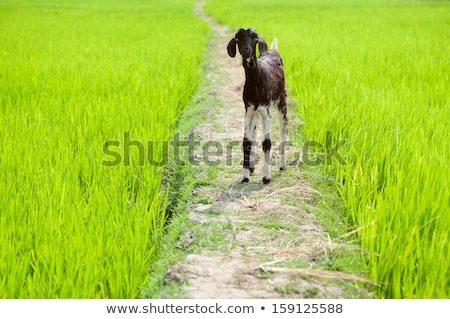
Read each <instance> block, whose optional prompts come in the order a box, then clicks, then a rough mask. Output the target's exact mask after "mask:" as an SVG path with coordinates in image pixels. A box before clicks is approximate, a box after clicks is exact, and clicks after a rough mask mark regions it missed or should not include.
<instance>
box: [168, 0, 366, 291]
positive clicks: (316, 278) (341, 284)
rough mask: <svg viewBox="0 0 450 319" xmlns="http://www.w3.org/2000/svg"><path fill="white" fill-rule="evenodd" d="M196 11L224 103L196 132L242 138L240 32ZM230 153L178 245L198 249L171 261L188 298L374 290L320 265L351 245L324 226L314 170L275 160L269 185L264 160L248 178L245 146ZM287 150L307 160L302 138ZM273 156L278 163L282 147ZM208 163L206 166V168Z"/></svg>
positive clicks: (201, 190)
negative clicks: (281, 166) (235, 42)
mask: <svg viewBox="0 0 450 319" xmlns="http://www.w3.org/2000/svg"><path fill="white" fill-rule="evenodd" d="M196 12H197V14H198V15H199V17H200V18H202V19H203V20H205V21H206V22H207V23H208V24H209V25H210V27H211V30H212V32H213V36H212V37H211V41H210V43H209V50H210V52H209V53H210V54H208V56H209V59H210V61H208V63H207V64H211V66H213V67H210V68H207V74H206V76H207V78H208V81H209V82H210V92H208V94H209V95H211V96H213V97H215V98H216V99H217V100H218V103H217V105H205V108H204V110H205V112H212V113H213V114H211V116H210V119H211V120H210V121H209V122H208V123H203V124H200V125H197V126H195V127H193V128H192V129H191V134H192V136H195V138H198V139H202V140H204V141H218V142H220V143H221V144H222V145H227V143H230V142H234V141H242V137H243V127H244V123H243V120H244V106H243V102H242V88H243V83H244V80H245V79H244V71H243V68H242V65H241V63H242V62H241V60H240V57H239V56H238V57H237V58H235V59H231V58H230V57H229V56H228V55H227V53H226V45H227V43H228V41H229V40H230V39H231V37H232V35H233V34H234V32H230V31H229V30H228V28H227V27H226V26H223V25H220V24H218V23H217V22H216V21H215V20H213V19H212V18H211V17H209V16H207V15H206V14H205V13H204V12H203V9H202V4H201V3H199V4H198V5H197V7H196ZM280 45H281V46H282V44H280ZM272 113H276V112H272ZM273 115H275V116H276V114H273ZM288 116H289V119H290V127H295V126H297V125H300V124H301V123H300V122H299V121H298V120H296V119H295V115H294V114H288ZM273 122H274V127H273V130H272V131H273V139H274V140H277V138H278V134H276V132H277V130H278V127H276V125H275V123H277V122H278V121H276V120H274V121H273ZM236 143H237V142H236ZM237 144H238V143H237ZM259 149H260V148H259ZM228 153H229V154H221V153H220V152H218V153H217V158H215V159H218V160H220V162H221V164H220V165H219V166H218V167H216V168H215V169H216V175H215V178H213V179H212V180H211V181H210V183H208V185H205V186H200V187H198V188H196V190H195V194H194V196H193V201H192V203H190V204H189V206H188V209H189V219H190V220H191V221H192V223H194V224H195V225H200V226H201V227H197V228H193V229H191V230H186V233H185V234H184V235H183V236H182V237H181V238H180V240H179V243H178V247H180V248H183V247H184V248H186V247H190V246H191V245H198V246H199V247H198V249H197V250H196V251H197V252H196V253H193V254H190V255H188V256H187V258H186V259H185V260H184V261H183V262H180V263H178V264H176V265H173V266H171V267H169V270H168V272H167V274H166V276H165V280H166V283H169V282H172V281H175V282H179V283H181V285H182V287H183V288H182V289H183V290H184V292H185V295H186V296H187V297H188V298H350V297H370V294H369V293H368V292H367V291H366V290H365V289H364V288H362V286H363V284H361V285H359V284H358V283H361V282H365V281H366V280H365V279H364V278H361V277H358V276H355V275H352V274H347V273H343V272H340V271H331V270H327V269H323V268H320V267H318V266H317V265H318V264H319V265H320V263H317V261H318V260H323V259H327V257H329V256H330V255H334V254H336V253H338V252H339V251H340V250H345V249H349V246H348V244H346V243H344V242H343V241H341V240H339V241H333V239H331V238H330V236H329V235H328V233H326V232H325V231H324V230H323V229H322V228H321V227H320V226H319V225H318V222H317V219H316V217H315V215H314V214H313V212H314V210H315V207H314V203H315V202H317V201H318V200H325V199H326V198H325V197H326V195H323V194H321V193H320V192H318V191H317V190H315V189H314V188H313V187H312V186H311V185H309V184H308V183H307V182H306V181H305V174H309V173H307V172H305V171H304V170H302V169H301V168H300V167H299V166H298V165H290V167H288V169H287V170H286V171H283V172H280V171H279V170H278V167H277V166H276V165H273V166H272V182H271V183H270V184H269V185H267V186H266V185H263V184H262V167H261V166H262V165H261V163H259V164H258V165H257V166H256V169H255V174H254V175H253V176H251V180H250V183H248V184H241V183H239V179H240V174H241V161H242V154H241V149H240V145H239V146H236V147H234V148H233V151H232V152H231V153H230V152H228ZM261 154H262V150H261ZM288 154H291V155H290V160H291V164H292V163H295V164H297V163H298V162H299V161H301V158H300V157H299V155H295V154H300V152H296V149H295V145H291V146H290V149H289V151H288ZM273 161H274V162H277V152H276V148H275V150H274V151H273ZM208 169H211V168H209V167H208V166H207V165H204V171H205V174H207V171H208ZM214 232H215V233H218V234H219V235H220V238H221V240H220V241H219V243H218V244H216V245H215V246H214V248H211V247H208V246H207V245H203V244H201V243H202V242H203V241H202V239H204V238H205V237H207V236H208V235H209V234H211V233H214ZM202 245H203V246H202Z"/></svg>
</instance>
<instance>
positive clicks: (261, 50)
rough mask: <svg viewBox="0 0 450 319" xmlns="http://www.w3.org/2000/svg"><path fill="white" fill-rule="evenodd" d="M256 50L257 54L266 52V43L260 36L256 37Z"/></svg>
mask: <svg viewBox="0 0 450 319" xmlns="http://www.w3.org/2000/svg"><path fill="white" fill-rule="evenodd" d="M258 49H259V54H262V53H264V52H267V51H268V47H267V43H266V41H264V39H263V37H262V36H260V35H258Z"/></svg>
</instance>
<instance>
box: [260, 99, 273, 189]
mask: <svg viewBox="0 0 450 319" xmlns="http://www.w3.org/2000/svg"><path fill="white" fill-rule="evenodd" d="M261 116H262V120H263V132H264V141H263V143H262V147H263V151H264V166H263V184H268V183H270V179H271V178H270V150H271V148H272V142H271V141H270V131H271V129H272V116H271V115H270V110H269V106H267V108H266V109H264V110H262V112H261Z"/></svg>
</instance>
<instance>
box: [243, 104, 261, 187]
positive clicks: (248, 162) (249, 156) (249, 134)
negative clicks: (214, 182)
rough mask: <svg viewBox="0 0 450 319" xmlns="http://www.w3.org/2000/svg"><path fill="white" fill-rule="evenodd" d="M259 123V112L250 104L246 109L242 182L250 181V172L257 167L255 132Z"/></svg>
mask: <svg viewBox="0 0 450 319" xmlns="http://www.w3.org/2000/svg"><path fill="white" fill-rule="evenodd" d="M257 123H258V118H257V114H256V112H255V109H254V107H253V106H249V107H247V108H246V110H245V119H244V141H243V142H242V150H243V153H244V165H243V168H242V179H241V182H242V183H248V182H249V181H250V172H253V170H254V169H255V156H256V154H255V150H254V147H255V136H254V135H255V134H256V130H255V128H256V125H257Z"/></svg>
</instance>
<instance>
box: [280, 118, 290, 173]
mask: <svg viewBox="0 0 450 319" xmlns="http://www.w3.org/2000/svg"><path fill="white" fill-rule="evenodd" d="M278 122H279V123H280V170H281V171H283V170H285V169H286V146H287V143H288V126H287V125H288V119H287V117H286V113H285V112H282V111H281V110H280V109H278Z"/></svg>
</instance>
